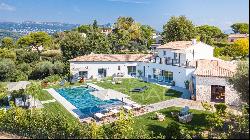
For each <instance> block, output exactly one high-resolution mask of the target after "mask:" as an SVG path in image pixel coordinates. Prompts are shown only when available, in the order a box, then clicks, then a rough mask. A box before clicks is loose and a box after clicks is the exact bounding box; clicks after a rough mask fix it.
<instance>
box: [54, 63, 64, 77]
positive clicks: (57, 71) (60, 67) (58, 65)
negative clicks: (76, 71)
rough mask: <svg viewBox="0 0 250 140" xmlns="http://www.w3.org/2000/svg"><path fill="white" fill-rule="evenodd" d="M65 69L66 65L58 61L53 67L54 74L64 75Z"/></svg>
mask: <svg viewBox="0 0 250 140" xmlns="http://www.w3.org/2000/svg"><path fill="white" fill-rule="evenodd" d="M64 67H65V65H64V64H63V63H62V62H60V61H56V62H55V63H54V66H53V71H54V74H62V73H63V72H64Z"/></svg>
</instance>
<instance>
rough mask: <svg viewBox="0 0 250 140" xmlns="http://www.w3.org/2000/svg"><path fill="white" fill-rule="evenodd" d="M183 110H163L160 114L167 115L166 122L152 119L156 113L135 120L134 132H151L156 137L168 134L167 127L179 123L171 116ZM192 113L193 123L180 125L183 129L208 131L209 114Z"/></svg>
mask: <svg viewBox="0 0 250 140" xmlns="http://www.w3.org/2000/svg"><path fill="white" fill-rule="evenodd" d="M180 109H181V108H178V107H169V108H166V109H162V110H160V111H158V112H160V113H162V114H163V115H165V120H164V121H162V122H161V121H159V120H156V119H152V117H154V116H155V112H151V113H148V114H145V115H142V116H139V117H136V118H134V124H133V128H134V130H139V129H143V130H145V132H146V133H147V134H151V132H153V133H154V135H155V136H158V135H159V134H163V135H164V134H166V133H167V132H166V127H167V126H168V125H169V124H170V123H171V122H174V121H175V122H177V123H179V121H178V118H173V117H172V116H171V112H173V111H174V112H175V111H180ZM190 112H191V113H192V114H193V119H192V121H191V122H189V123H187V124H183V123H179V124H180V125H181V127H184V128H187V130H189V131H196V132H200V131H202V130H206V129H207V128H208V127H207V126H208V122H206V121H205V117H206V115H207V114H208V112H206V111H200V110H190Z"/></svg>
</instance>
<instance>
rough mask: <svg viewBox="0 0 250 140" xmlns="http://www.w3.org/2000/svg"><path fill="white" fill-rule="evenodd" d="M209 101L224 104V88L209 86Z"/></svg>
mask: <svg viewBox="0 0 250 140" xmlns="http://www.w3.org/2000/svg"><path fill="white" fill-rule="evenodd" d="M211 101H212V102H222V103H224V102H225V86H220V85H211Z"/></svg>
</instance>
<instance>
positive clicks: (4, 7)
mask: <svg viewBox="0 0 250 140" xmlns="http://www.w3.org/2000/svg"><path fill="white" fill-rule="evenodd" d="M1 10H2V11H15V10H16V8H15V7H14V6H11V5H8V4H6V3H3V2H2V3H0V11H1Z"/></svg>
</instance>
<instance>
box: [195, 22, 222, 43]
mask: <svg viewBox="0 0 250 140" xmlns="http://www.w3.org/2000/svg"><path fill="white" fill-rule="evenodd" d="M196 32H197V35H198V36H199V38H200V41H202V42H204V43H206V44H209V45H212V44H213V43H214V42H215V41H217V40H219V39H224V38H226V35H225V34H224V33H223V32H222V31H221V29H220V28H218V27H215V26H210V25H202V26H197V27H196Z"/></svg>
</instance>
